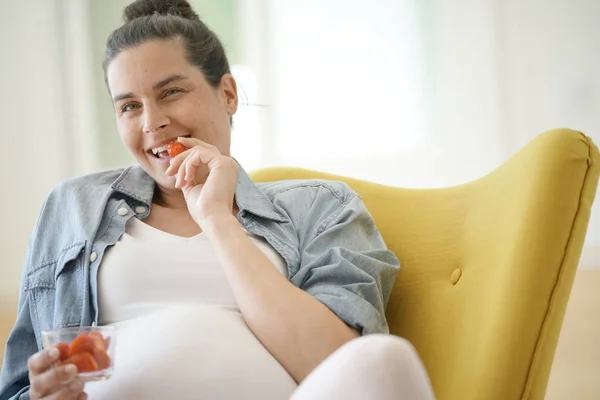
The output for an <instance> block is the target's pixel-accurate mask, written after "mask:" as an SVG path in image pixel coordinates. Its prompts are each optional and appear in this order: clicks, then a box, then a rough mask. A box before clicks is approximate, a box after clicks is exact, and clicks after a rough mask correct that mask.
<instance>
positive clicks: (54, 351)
mask: <svg viewBox="0 0 600 400" xmlns="http://www.w3.org/2000/svg"><path fill="white" fill-rule="evenodd" d="M58 355H59V351H58V349H57V348H56V347H52V348H51V349H50V350H48V356H49V357H50V358H52V359H53V360H55V359H57V358H58Z"/></svg>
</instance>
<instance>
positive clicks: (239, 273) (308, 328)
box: [203, 216, 359, 382]
mask: <svg viewBox="0 0 600 400" xmlns="http://www.w3.org/2000/svg"><path fill="white" fill-rule="evenodd" d="M203 230H204V232H205V234H206V235H207V237H208V238H209V240H210V241H211V243H212V244H213V246H214V248H215V251H216V253H217V256H218V258H219V261H220V262H221V264H222V266H223V268H224V271H225V274H226V276H227V278H228V281H229V283H230V285H231V287H232V290H233V293H234V295H235V298H236V300H237V302H238V304H239V307H240V310H241V312H242V314H243V316H244V319H245V321H246V323H247V324H248V326H249V327H250V329H251V330H252V332H254V334H255V335H256V336H257V338H258V339H259V340H260V341H261V343H262V344H263V345H264V346H265V347H266V348H267V350H269V352H270V353H271V354H272V355H273V356H274V357H275V358H276V359H277V360H278V361H279V362H280V363H281V364H282V365H283V366H284V368H286V370H287V371H288V372H289V373H290V375H292V377H293V378H294V379H295V380H296V381H297V382H300V381H302V380H303V379H304V378H305V377H306V375H308V374H309V373H310V372H311V371H312V370H313V369H314V368H315V367H316V366H317V365H318V364H319V363H320V362H321V361H323V360H324V359H325V358H326V357H327V356H329V355H330V354H331V353H333V352H334V351H335V350H336V349H337V348H339V347H340V346H341V345H343V344H344V343H346V342H347V341H349V340H351V339H353V338H355V337H357V336H358V335H359V334H358V332H357V331H356V330H354V329H352V328H350V327H348V326H347V325H346V324H345V323H344V322H343V321H341V320H340V319H339V318H338V317H337V316H336V315H335V314H334V313H333V312H331V311H330V310H329V309H328V308H327V307H326V306H325V305H323V304H322V303H321V302H320V301H318V300H317V299H315V298H314V297H312V296H311V295H309V294H308V293H306V292H304V291H303V290H301V289H298V288H297V287H295V286H294V285H293V284H291V283H290V282H289V281H288V280H287V279H286V278H285V277H284V276H282V275H281V274H280V273H279V272H278V271H277V269H276V268H275V266H274V265H273V264H272V263H271V261H270V260H269V259H268V258H267V257H266V256H265V255H264V254H263V253H262V252H261V251H260V250H259V249H258V248H257V247H256V246H255V245H254V244H253V243H252V242H251V241H250V239H249V238H248V237H247V236H246V234H245V233H244V231H243V230H242V229H241V227H240V226H239V223H238V222H237V220H236V219H235V218H234V217H233V216H231V217H229V216H227V217H220V218H218V219H216V218H215V219H212V220H210V221H207V222H205V223H204V224H203Z"/></svg>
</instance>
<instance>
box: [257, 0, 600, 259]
mask: <svg viewBox="0 0 600 400" xmlns="http://www.w3.org/2000/svg"><path fill="white" fill-rule="evenodd" d="M269 4H270V6H271V7H270V9H269V12H270V16H271V18H272V19H273V22H272V26H271V36H270V38H271V51H270V53H269V54H270V55H271V57H272V66H271V69H272V71H273V76H274V86H275V88H274V91H273V98H272V99H271V100H272V103H273V105H274V109H273V112H272V118H273V119H274V120H275V124H274V127H275V128H274V135H275V137H276V141H275V142H274V146H273V150H272V153H273V154H275V155H274V156H272V158H273V160H271V163H272V164H284V165H300V166H303V167H308V168H313V169H318V170H323V171H328V172H333V173H339V174H344V175H351V176H355V177H359V178H363V179H369V180H372V181H377V182H381V183H387V184H392V185H399V186H408V187H435V186H448V185H455V184H459V183H463V182H467V181H469V180H472V179H475V178H478V177H480V176H482V175H484V174H486V173H487V172H489V171H491V170H493V169H494V168H496V167H497V166H499V165H500V164H501V163H503V162H504V161H506V160H507V159H508V158H509V157H510V156H511V155H513V154H514V153H515V152H516V151H518V150H519V149H521V148H522V147H523V146H524V145H525V144H526V143H527V142H529V141H530V140H531V139H532V138H533V137H534V136H536V135H538V134H540V133H542V132H543V131H546V130H548V129H552V128H556V127H569V128H573V129H578V130H582V131H583V132H585V133H587V134H588V135H590V136H591V137H592V138H593V139H594V140H595V141H596V143H600V72H598V71H600V69H598V65H600V51H598V48H597V45H598V44H597V40H598V39H599V38H600V24H598V22H597V21H598V20H600V1H597V0H558V1H553V2H548V1H543V0H433V1H427V2H419V1H411V0H404V1H388V0H377V1H371V2H368V3H366V2H361V1H344V2H342V1H341V0H340V1H333V0H331V1H328V2H321V1H317V0H311V1H307V0H303V1H300V0H296V1H291V0H290V1H287V2H279V1H276V0H271V2H270V3H269ZM308 21H310V23H308ZM423 93H425V96H423ZM368 121H372V122H371V126H369V122H368ZM373 143H376V144H384V146H382V148H377V147H376V146H373ZM340 153H341V154H340ZM599 250H600V199H598V201H596V203H595V206H594V209H593V215H592V219H591V221H590V226H589V234H588V237H587V240H586V249H585V250H584V255H583V262H584V263H585V264H587V265H592V264H594V265H600V251H599Z"/></svg>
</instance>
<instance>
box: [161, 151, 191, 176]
mask: <svg viewBox="0 0 600 400" xmlns="http://www.w3.org/2000/svg"><path fill="white" fill-rule="evenodd" d="M190 153H191V149H188V150H186V151H184V152H183V153H180V154H177V155H176V156H175V157H173V158H171V159H170V160H169V167H168V168H167V170H166V171H165V174H167V175H175V174H176V173H177V170H178V169H179V166H180V165H181V164H182V163H183V161H184V160H185V159H186V157H187V156H188V155H189V154H190Z"/></svg>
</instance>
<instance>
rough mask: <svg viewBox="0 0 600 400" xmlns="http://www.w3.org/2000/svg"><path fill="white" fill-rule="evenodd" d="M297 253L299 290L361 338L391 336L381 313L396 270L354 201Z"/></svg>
mask: <svg viewBox="0 0 600 400" xmlns="http://www.w3.org/2000/svg"><path fill="white" fill-rule="evenodd" d="M328 211H329V213H330V214H329V216H328V217H327V218H325V220H324V222H322V223H321V224H320V226H319V227H318V229H316V230H315V232H314V235H313V237H311V238H310V240H307V241H306V243H305V245H304V246H303V247H302V248H301V265H300V269H299V271H298V273H297V274H296V276H295V277H294V278H295V279H296V280H297V283H298V287H300V288H301V289H303V290H304V291H306V292H307V293H309V294H311V295H312V296H314V297H315V298H316V299H318V300H319V301H321V302H322V303H323V304H325V305H326V306H327V307H328V308H329V309H330V310H331V311H333V312H334V313H335V314H336V315H337V316H338V317H339V318H340V319H341V320H342V321H344V322H345V323H346V324H347V325H349V326H351V327H353V328H355V329H357V330H358V331H359V332H360V333H361V334H362V335H366V334H371V333H389V328H388V324H387V321H386V318H385V308H386V305H387V302H388V300H389V297H390V293H391V290H392V287H393V285H394V282H395V280H396V276H397V273H398V270H399V268H400V264H399V262H398V258H397V257H396V256H395V255H394V253H393V252H392V251H391V250H389V249H388V248H387V246H386V244H385V242H384V240H383V238H382V237H381V234H380V233H379V231H378V230H377V227H376V226H375V222H374V220H373V218H372V216H371V214H370V213H369V211H368V210H367V208H366V206H365V205H364V203H363V202H362V200H361V199H360V197H358V196H357V195H354V196H352V197H351V199H350V200H349V201H347V202H346V203H344V204H340V205H339V207H337V208H335V209H332V210H328Z"/></svg>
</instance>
